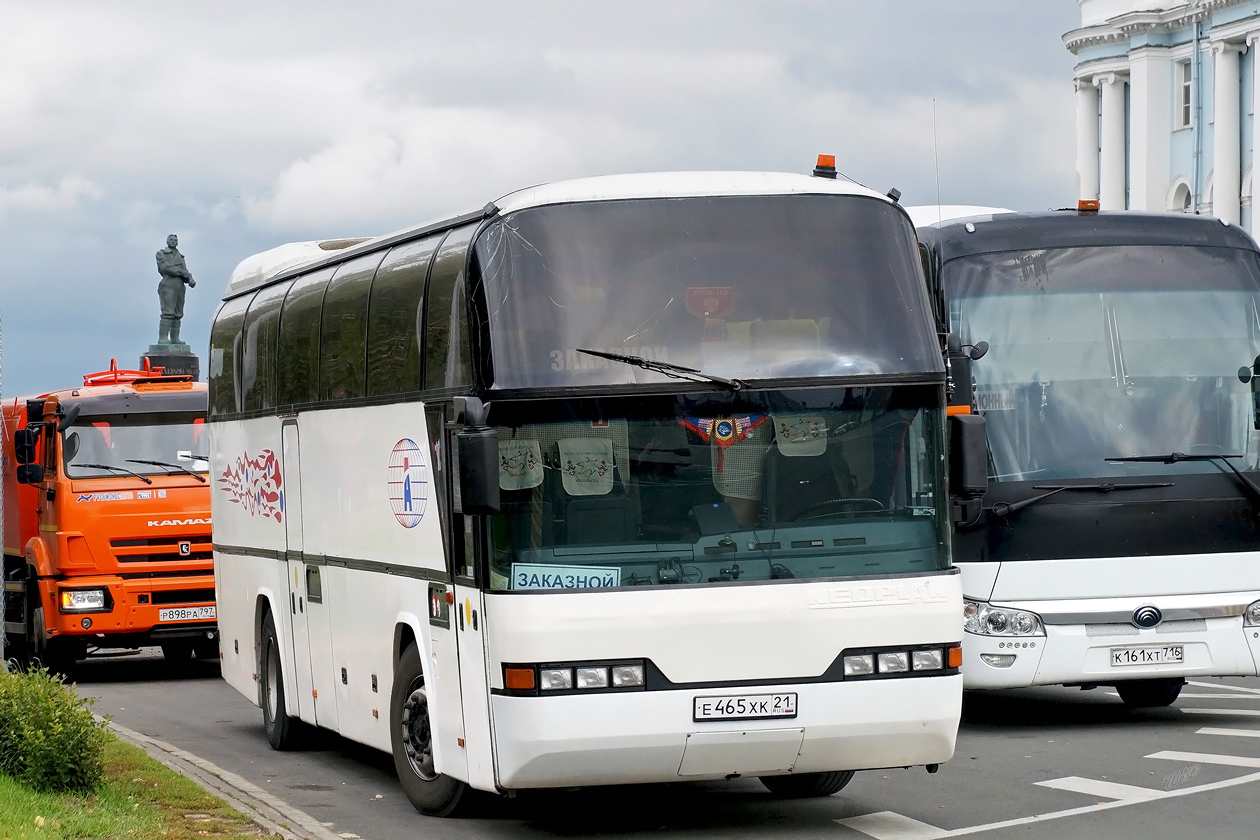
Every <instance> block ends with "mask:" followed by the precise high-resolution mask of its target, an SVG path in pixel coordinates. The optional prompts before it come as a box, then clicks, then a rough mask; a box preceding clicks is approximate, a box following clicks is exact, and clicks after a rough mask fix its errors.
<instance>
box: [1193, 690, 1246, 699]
mask: <svg viewBox="0 0 1260 840" xmlns="http://www.w3.org/2000/svg"><path fill="white" fill-rule="evenodd" d="M1186 698H1192V699H1194V700H1260V697H1257V696H1256V695H1254V694H1225V693H1219V694H1186V693H1185V692H1184V691H1183V692H1181V694H1178V695H1177V699H1178V700H1185V699H1186Z"/></svg>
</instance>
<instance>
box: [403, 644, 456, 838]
mask: <svg viewBox="0 0 1260 840" xmlns="http://www.w3.org/2000/svg"><path fill="white" fill-rule="evenodd" d="M389 720H390V741H391V742H392V744H393V747H394V769H396V770H397V771H398V781H399V782H401V783H402V789H403V792H404V793H405V794H407V799H408V800H410V801H411V804H412V805H413V806H414V807H415V809H416V810H417V811H419V812H420V813H422V814H424V815H426V816H430V817H447V816H450V815H451V814H453V813H455V810H456V809H457V808H458V807H459V806H460V803H461V801H463V800H464V799H466V798H467V797H465V793H467V790H468V785H466V784H465V783H464V782H461V781H458V780H456V779H452V778H451V777H450V776H443V775H442V774H441V773H438V772H437V770H435V769H434V766H433V730H432V727H431V722H430V720H429V699H428V694H427V692H426V690H425V686H424V674H423V673H422V671H421V667H420V652H419V651H418V650H417V649H416V645H415V643H414V642H412V643H411V644H410V645H408V646H407V649H406V650H405V651H403V655H402V657H401V658H400V659H399V660H398V668H397V670H396V671H395V672H394V689H393V691H392V692H391V693H390V698H389Z"/></svg>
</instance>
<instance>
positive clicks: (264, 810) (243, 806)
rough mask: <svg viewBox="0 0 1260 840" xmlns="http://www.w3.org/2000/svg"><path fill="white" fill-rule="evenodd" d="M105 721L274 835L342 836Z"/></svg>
mask: <svg viewBox="0 0 1260 840" xmlns="http://www.w3.org/2000/svg"><path fill="white" fill-rule="evenodd" d="M106 725H107V726H108V727H109V728H110V729H111V730H113V732H114V733H115V734H117V735H118V737H119V738H122V739H123V740H124V741H127V742H128V743H131V744H134V745H135V746H137V747H140V748H141V749H142V750H144V751H145V752H146V753H148V754H149V755H150V756H151V757H153V758H154V759H156V760H157V761H160V762H161V763H162V764H165V765H166V766H167V767H170V768H171V769H172V770H174V771H176V772H177V773H180V774H181V775H184V776H187V777H188V778H189V779H192V780H193V781H194V782H196V783H197V784H199V785H201V786H202V787H203V788H205V789H206V792H207V793H210V794H211V795H213V796H216V797H218V798H219V799H222V800H223V801H224V802H226V803H228V804H229V805H231V806H232V807H233V808H235V809H236V810H238V811H240V812H241V813H243V814H245V815H246V816H247V817H249V818H250V819H252V820H253V821H254V822H255V823H257V824H258V825H260V826H262V827H263V828H264V829H266V830H267V831H269V832H271V833H272V834H273V835H279V836H281V837H283V838H284V840H343V839H342V837H341V835H339V834H337V833H336V832H334V831H332V830H330V829H328V828H327V827H325V826H324V825H322V824H321V823H320V822H319V820H317V819H315V818H314V817H312V816H311V815H310V814H308V813H306V812H305V811H302V810H299V809H298V808H295V807H293V806H292V805H290V804H289V803H288V802H285V801H284V800H283V799H280V798H279V797H277V796H273V795H271V794H270V793H268V792H267V791H265V790H263V789H262V788H260V787H258V786H257V785H255V784H253V783H252V782H249V781H247V780H246V779H244V778H242V777H240V776H238V775H236V774H235V773H232V772H229V771H227V770H224V769H223V768H222V767H219V766H218V765H216V764H213V763H212V762H209V761H206V760H205V759H204V758H201V757H200V756H196V755H193V754H192V753H190V752H187V751H186V750H181V749H180V748H179V747H176V746H173V745H171V744H168V743H166V742H165V741H159V740H157V739H156V738H150V737H149V736H148V735H144V734H142V733H140V732H136V731H135V730H132V729H128V728H127V727H125V726H122V725H120V724H117V723H114V722H112V721H106Z"/></svg>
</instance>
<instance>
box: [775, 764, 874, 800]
mask: <svg viewBox="0 0 1260 840" xmlns="http://www.w3.org/2000/svg"><path fill="white" fill-rule="evenodd" d="M853 772H854V771H852V770H837V771H835V772H833V773H797V774H795V775H790V776H762V777H761V783H762V784H763V785H765V786H766V789H767V790H769V791H770V792H771V793H773V794H774V795H775V796H782V797H785V798H789V799H805V798H807V797H813V796H831V795H832V794H833V793H837V792H838V791H840V790H841V789H842V788H844V786H845V785H847V784H848V783H849V782H850V781H852V779H853Z"/></svg>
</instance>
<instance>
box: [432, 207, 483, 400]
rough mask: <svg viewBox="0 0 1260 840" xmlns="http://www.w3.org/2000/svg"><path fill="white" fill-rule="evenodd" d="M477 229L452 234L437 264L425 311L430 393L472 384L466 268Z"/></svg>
mask: <svg viewBox="0 0 1260 840" xmlns="http://www.w3.org/2000/svg"><path fill="white" fill-rule="evenodd" d="M476 229H477V226H476V225H469V226H467V227H463V228H459V229H456V230H453V231H451V232H450V234H449V235H448V236H447V237H446V240H445V241H444V242H443V243H442V247H441V248H440V249H439V250H438V253H437V257H436V258H435V259H434V261H433V270H432V271H431V272H430V274H429V291H428V294H427V295H426V298H427V300H426V303H425V311H426V313H427V319H428V320H427V323H426V326H425V339H426V341H425V350H426V355H425V365H424V366H425V378H424V387H425V389H426V390H435V389H439V388H460V387H463V386H467V385H471V384H472V364H471V357H472V352H471V350H470V348H469V341H468V304H467V288H466V285H467V284H466V282H465V274H466V272H465V266H466V265H467V263H468V244H469V241H470V240H471V239H472V235H473V232H474V231H475V230H476Z"/></svg>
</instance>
